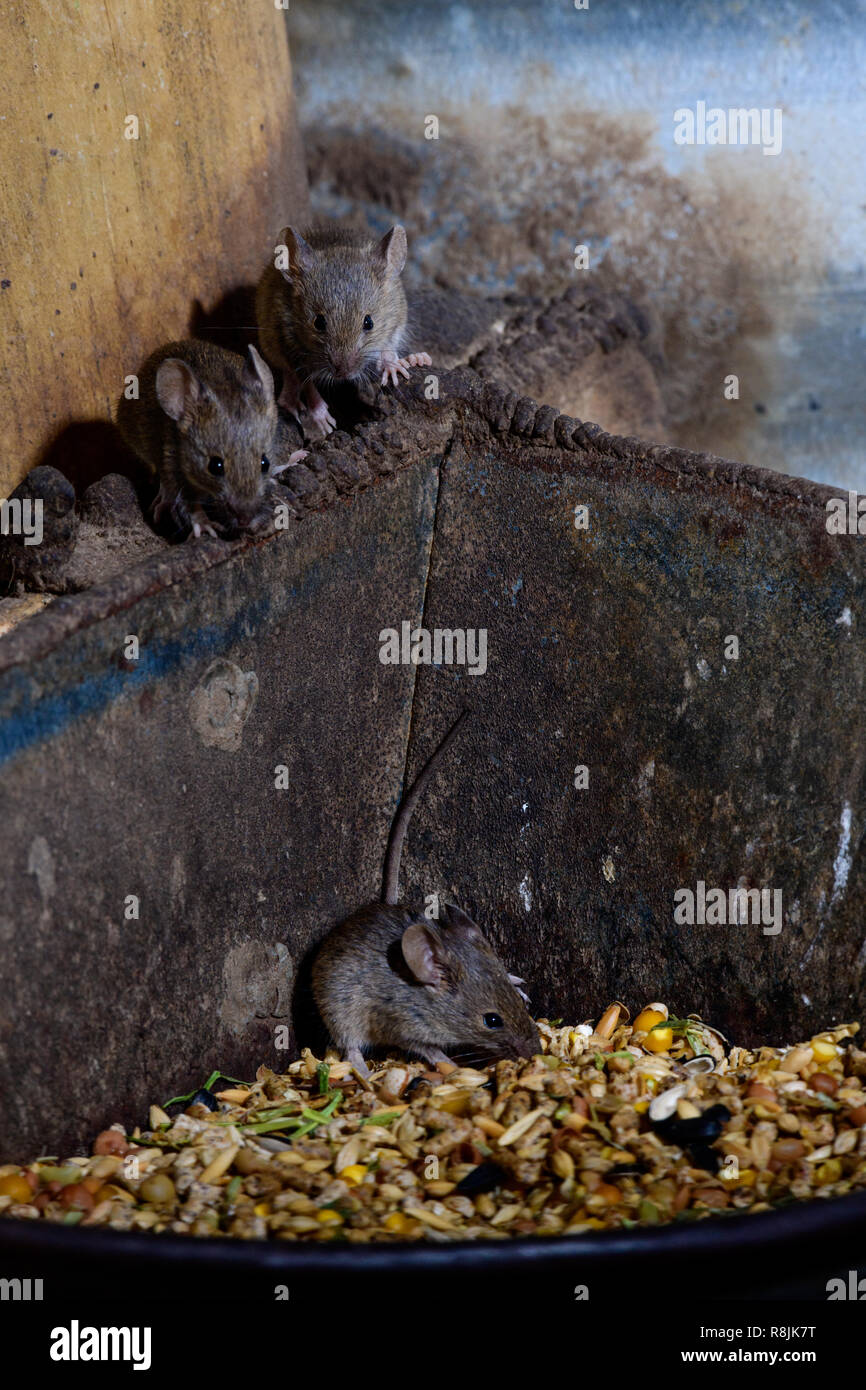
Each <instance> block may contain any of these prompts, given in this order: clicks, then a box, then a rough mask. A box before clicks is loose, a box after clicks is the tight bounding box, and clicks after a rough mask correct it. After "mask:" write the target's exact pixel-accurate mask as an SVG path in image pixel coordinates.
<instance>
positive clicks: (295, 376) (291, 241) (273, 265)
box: [256, 225, 431, 436]
mask: <svg viewBox="0 0 866 1390" xmlns="http://www.w3.org/2000/svg"><path fill="white" fill-rule="evenodd" d="M405 263H406V232H405V230H404V228H403V227H401V226H399V225H397V226H394V227H392V228H391V229H390V231H388V232H386V233H385V235H384V236H383V237H382V238H381V240H379V241H377V240H375V239H373V238H371V237H370V236H369V235H368V234H367V233H366V232H363V231H360V230H357V229H355V228H351V227H343V226H339V225H332V226H325V227H314V228H312V229H310V230H309V231H307V232H306V233H305V234H304V235H303V236H302V235H301V234H300V232H298V231H296V230H295V228H294V227H284V228H283V230H282V231H281V232H280V235H279V237H278V244H277V246H276V248H275V259H274V261H272V262H270V263H269V264H268V265H267V266H266V267H265V270H264V272H263V274H262V278H261V280H260V281H259V286H258V290H257V292H256V317H257V319H258V326H259V341H260V343H261V347H262V352H263V353H264V355H265V357H266V358H267V360H268V361H269V362H270V364H271V366H272V367H275V368H279V369H280V370H281V371H282V372H283V389H282V393H281V395H280V404H281V405H284V406H285V407H286V409H287V410H290V411H292V413H293V414H294V415H295V416H297V417H299V418H300V410H301V405H302V402H303V404H304V405H305V406H306V408H307V410H308V412H309V424H310V425H311V428H309V433H311V434H312V435H314V436H316V435H326V434H328V433H330V431H331V430H332V429H334V427H335V426H336V420H335V419H334V417H333V416H332V414H331V412H330V411H329V409H328V406H327V404H326V402H325V401H324V400H323V398H322V396H321V395H320V393H319V386H322V385H325V386H326V385H328V384H329V383H332V382H338V381H358V380H360V379H361V378H362V377H370V378H375V377H378V378H379V379H380V381H381V384H382V385H383V386H385V385H387V383H388V382H389V381H390V382H391V383H392V384H393V385H396V384H397V380H398V376H403V377H407V378H408V376H409V368H410V367H429V366H430V365H431V359H430V356H429V354H428V353H426V352H410V353H408V354H407V355H405V356H403V355H401V354H402V353H403V349H404V345H405V341H406V338H407V334H408V327H407V310H406V296H405V294H404V293H403V286H402V283H401V281H400V276H401V273H402V270H403V266H404V265H405Z"/></svg>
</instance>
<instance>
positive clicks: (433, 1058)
mask: <svg viewBox="0 0 866 1390" xmlns="http://www.w3.org/2000/svg"><path fill="white" fill-rule="evenodd" d="M421 1056H422V1057H423V1058H424V1061H425V1062H429V1063H430V1065H431V1066H432V1067H440V1066H446V1067H450V1068H451V1070H452V1071H453V1070H456V1065H455V1063H454V1062H452V1061H451V1058H450V1057H449V1056H447V1054H446V1053H444V1052H443V1051H442V1049H441V1048H440V1047H426V1048H424V1050H423V1052H421Z"/></svg>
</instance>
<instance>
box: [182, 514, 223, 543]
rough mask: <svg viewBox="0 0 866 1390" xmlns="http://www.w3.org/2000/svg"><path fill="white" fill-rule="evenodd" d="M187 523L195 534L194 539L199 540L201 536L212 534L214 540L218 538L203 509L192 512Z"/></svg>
mask: <svg viewBox="0 0 866 1390" xmlns="http://www.w3.org/2000/svg"><path fill="white" fill-rule="evenodd" d="M189 524H190V526H191V527H192V534H193V535H194V536H195V538H196V540H199V539H200V538H201V537H202V536H213V538H214V540H215V541H218V540H219V534H218V533H217V532H216V531H215V530H214V528H213V525H212V524H211V522H210V520H209V519H208V517H207V515H206V514H205V513H204V512H203V511H196V512H193V513H192V515H191V516H190V519H189Z"/></svg>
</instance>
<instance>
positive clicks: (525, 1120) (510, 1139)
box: [499, 1110, 544, 1149]
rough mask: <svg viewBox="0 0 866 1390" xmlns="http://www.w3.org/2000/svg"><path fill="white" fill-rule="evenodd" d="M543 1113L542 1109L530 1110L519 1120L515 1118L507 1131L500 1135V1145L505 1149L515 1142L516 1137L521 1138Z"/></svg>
mask: <svg viewBox="0 0 866 1390" xmlns="http://www.w3.org/2000/svg"><path fill="white" fill-rule="evenodd" d="M543 1113H544V1112H543V1111H541V1110H530V1111H529V1114H528V1115H523V1116H522V1117H521V1118H520V1119H519V1120H515V1121H514V1124H513V1125H509V1127H508V1129H507V1130H506V1131H505V1133H504V1134H501V1135H500V1136H499V1147H500V1148H501V1149H504V1148H505V1147H506V1146H507V1145H508V1144H513V1143H514V1141H515V1140H516V1139H520V1138H521V1136H522V1135H524V1134H526V1133H527V1132H528V1131H529V1130H530V1129H531V1128H532V1126H533V1125H534V1124H535V1121H536V1120H537V1119H538V1117H539V1115H541V1114H543Z"/></svg>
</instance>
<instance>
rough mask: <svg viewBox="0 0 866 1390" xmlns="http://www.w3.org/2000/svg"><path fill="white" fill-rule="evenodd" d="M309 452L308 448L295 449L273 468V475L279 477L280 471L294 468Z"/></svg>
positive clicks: (283, 471)
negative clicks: (283, 461) (284, 460)
mask: <svg viewBox="0 0 866 1390" xmlns="http://www.w3.org/2000/svg"><path fill="white" fill-rule="evenodd" d="M335 423H336V421H335ZM308 452H309V451H308V450H307V449H295V450H293V452H292V453H291V454H289V457H288V459H287V460H286V462H285V463H278V464H277V466H276V468H273V469H271V477H272V478H277V477H279V475H280V473H285V471H286V469H287V468H294V466H295V464H296V463H300V462H301V459H305V458H306V457H307V453H308Z"/></svg>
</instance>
